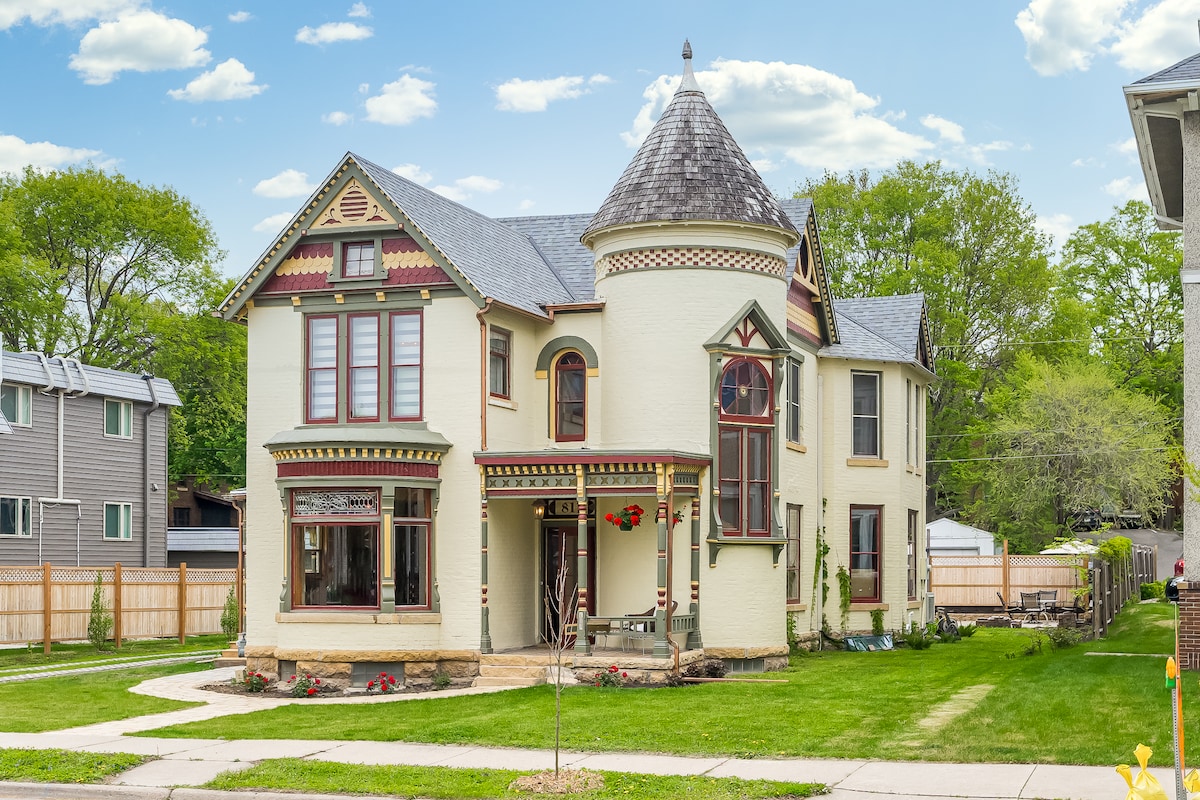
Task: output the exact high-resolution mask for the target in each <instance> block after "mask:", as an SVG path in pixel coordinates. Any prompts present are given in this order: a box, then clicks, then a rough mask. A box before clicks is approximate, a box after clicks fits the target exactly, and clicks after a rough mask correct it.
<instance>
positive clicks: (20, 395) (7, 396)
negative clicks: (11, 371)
mask: <svg viewBox="0 0 1200 800" xmlns="http://www.w3.org/2000/svg"><path fill="white" fill-rule="evenodd" d="M0 414H3V415H4V418H5V419H6V420H8V422H9V424H10V425H19V426H22V427H28V426H29V425H32V424H33V387H31V386H18V385H17V384H14V383H5V384H0Z"/></svg>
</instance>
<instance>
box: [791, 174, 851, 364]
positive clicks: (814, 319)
mask: <svg viewBox="0 0 1200 800" xmlns="http://www.w3.org/2000/svg"><path fill="white" fill-rule="evenodd" d="M781 205H782V206H783V209H784V211H786V212H787V213H788V215H789V216H791V217H792V221H793V222H794V223H795V225H796V229H797V230H799V231H801V232H802V234H803V235H802V236H801V238H800V241H799V242H798V243H797V244H796V245H795V246H794V247H792V248H791V249H790V250H788V254H787V274H786V277H787V281H788V289H787V332H788V335H790V336H792V337H795V338H796V339H799V340H800V341H803V342H807V343H808V344H811V345H814V346H816V347H822V346H824V345H828V344H835V343H836V342H837V341H838V331H837V319H836V316H835V315H834V313H833V295H832V294H831V293H830V291H829V281H828V278H827V277H826V274H825V259H824V257H823V255H822V253H821V238H820V235H819V233H818V231H817V215H816V210H815V209H814V208H813V204H812V200H810V199H808V198H796V199H790V200H783V201H781Z"/></svg>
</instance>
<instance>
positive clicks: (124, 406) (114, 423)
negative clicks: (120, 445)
mask: <svg viewBox="0 0 1200 800" xmlns="http://www.w3.org/2000/svg"><path fill="white" fill-rule="evenodd" d="M104 435H105V436H112V437H116V438H118V439H132V438H133V403H130V402H128V401H125V400H110V399H107V398H106V399H105V401H104Z"/></svg>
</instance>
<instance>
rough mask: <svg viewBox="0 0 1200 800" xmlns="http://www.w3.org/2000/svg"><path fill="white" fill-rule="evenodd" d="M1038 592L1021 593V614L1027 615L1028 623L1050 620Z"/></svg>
mask: <svg viewBox="0 0 1200 800" xmlns="http://www.w3.org/2000/svg"><path fill="white" fill-rule="evenodd" d="M1038 595H1039V593H1038V592H1021V612H1022V613H1023V614H1025V621H1026V622H1038V621H1041V620H1047V619H1049V615H1048V614H1047V613H1046V609H1045V608H1044V607H1043V606H1042V602H1041V598H1040V597H1039V596H1038Z"/></svg>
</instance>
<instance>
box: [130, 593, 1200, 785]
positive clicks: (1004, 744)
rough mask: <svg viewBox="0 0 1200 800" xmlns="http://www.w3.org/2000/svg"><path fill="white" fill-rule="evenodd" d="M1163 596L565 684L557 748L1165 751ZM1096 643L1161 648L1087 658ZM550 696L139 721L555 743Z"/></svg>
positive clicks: (167, 732) (941, 754)
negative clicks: (1088, 622)
mask: <svg viewBox="0 0 1200 800" xmlns="http://www.w3.org/2000/svg"><path fill="white" fill-rule="evenodd" d="M1173 611H1174V608H1173V606H1170V605H1168V604H1154V605H1134V606H1130V607H1129V608H1127V609H1126V610H1125V612H1124V613H1123V614H1122V615H1121V618H1120V623H1119V624H1118V625H1114V626H1113V627H1112V629H1111V635H1110V639H1109V640H1107V641H1105V642H1100V643H1095V644H1089V645H1082V646H1077V647H1074V648H1069V649H1063V650H1057V651H1055V650H1051V649H1050V647H1049V643H1048V642H1046V643H1044V644H1043V650H1042V652H1041V653H1040V654H1038V655H1032V656H1026V655H1023V654H1022V653H1023V651H1024V650H1025V649H1027V647H1028V646H1029V645H1030V643H1031V642H1032V641H1033V639H1032V634H1031V633H1030V632H1029V631H1022V630H1001V629H982V630H980V631H979V632H978V633H977V634H976V635H975V636H973V637H971V638H969V639H965V640H963V641H962V642H960V643H957V644H938V645H935V646H934V647H933V648H932V649H930V650H925V651H913V650H908V649H901V650H897V651H893V652H877V653H846V652H825V653H818V654H813V655H808V656H801V657H797V658H795V659H793V661H792V664H791V666H790V668H789V669H787V670H785V671H782V672H778V673H772V675H771V677H777V678H785V679H786V680H787V683H786V684H754V683H713V684H700V685H690V686H685V687H681V688H675V689H596V688H594V687H588V686H580V687H571V688H569V689H568V690H566V692H565V694H564V700H563V746H564V747H565V748H567V749H572V750H611V751H649V752H662V753H677V754H689V755H732V756H742V757H764V758H765V757H772V756H786V757H820V758H882V759H901V760H903V759H927V760H934V761H957V760H962V761H979V762H993V761H994V762H1006V761H1011V762H1036V763H1068V764H1102V765H1106V764H1118V763H1123V762H1128V761H1129V759H1130V757H1131V755H1132V750H1133V748H1134V747H1135V746H1136V745H1137V744H1138V743H1139V742H1144V743H1145V744H1147V745H1149V746H1150V747H1152V748H1154V749H1155V750H1156V751H1157V752H1158V753H1159V754H1167V753H1170V750H1171V739H1170V718H1171V717H1170V705H1169V696H1168V693H1167V691H1166V690H1165V689H1164V687H1163V674H1164V666H1165V654H1166V653H1168V652H1170V651H1171V650H1172V641H1173V640H1172V630H1171V628H1170V627H1169V624H1164V623H1169V620H1170V619H1171V615H1172V614H1173ZM1089 650H1107V651H1116V652H1139V653H1152V652H1157V653H1161V654H1164V657H1163V658H1152V657H1144V656H1143V657H1121V656H1088V655H1085V653H1086V652H1087V651H1089ZM1183 685H1184V689H1185V692H1186V694H1185V718H1190V719H1200V702H1198V701H1197V700H1196V698H1197V695H1198V690H1200V687H1198V685H1197V681H1196V675H1194V674H1188V675H1187V676H1185V678H1184V683H1183ZM986 686H991V687H994V688H992V689H990V690H986V689H979V690H978V691H980V692H983V693H984V694H983V697H982V699H981V700H979V701H977V702H978V704H977V705H976V706H974V707H969V708H961V709H960V712H961V713H959V714H958V715H957V716H953V717H951V718H950V719H949V721H947V722H945V723H944V724H942V725H940V726H933V727H928V728H927V727H922V726H920V725H919V724H918V723H919V722H920V721H921V720H923V719H925V718H926V717H927V716H928V715H929V714H930V711H931V710H932V709H933V708H934V707H935V706H937V705H938V704H941V703H945V702H947V701H949V700H950V699H951V698H952V696H954V695H955V694H956V693H957V692H959V691H960V690H966V689H970V688H971V687H986ZM553 714H554V691H553V688H552V687H548V686H542V687H533V688H530V689H520V690H514V691H510V692H502V693H498V694H489V695H477V696H470V697H458V698H441V699H434V698H431V699H427V700H415V701H406V702H404V703H403V705H402V706H395V705H392V704H382V705H362V706H320V707H318V706H307V705H303V704H300V705H293V706H286V707H281V708H277V709H272V710H268V711H261V712H256V713H253V714H245V715H241V716H237V717H225V718H221V719H218V720H211V721H207V722H197V723H193V724H189V725H180V726H174V727H170V728H163V729H159V730H156V731H151V732H147V733H146V734H144V735H148V736H179V737H197V738H217V739H220V738H224V739H239V738H246V739H254V738H261V739H271V738H305V739H346V740H377V741H412V742H434V743H447V744H450V743H453V744H484V745H496V746H509V747H536V748H546V747H552V746H553V732H554V725H553Z"/></svg>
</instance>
